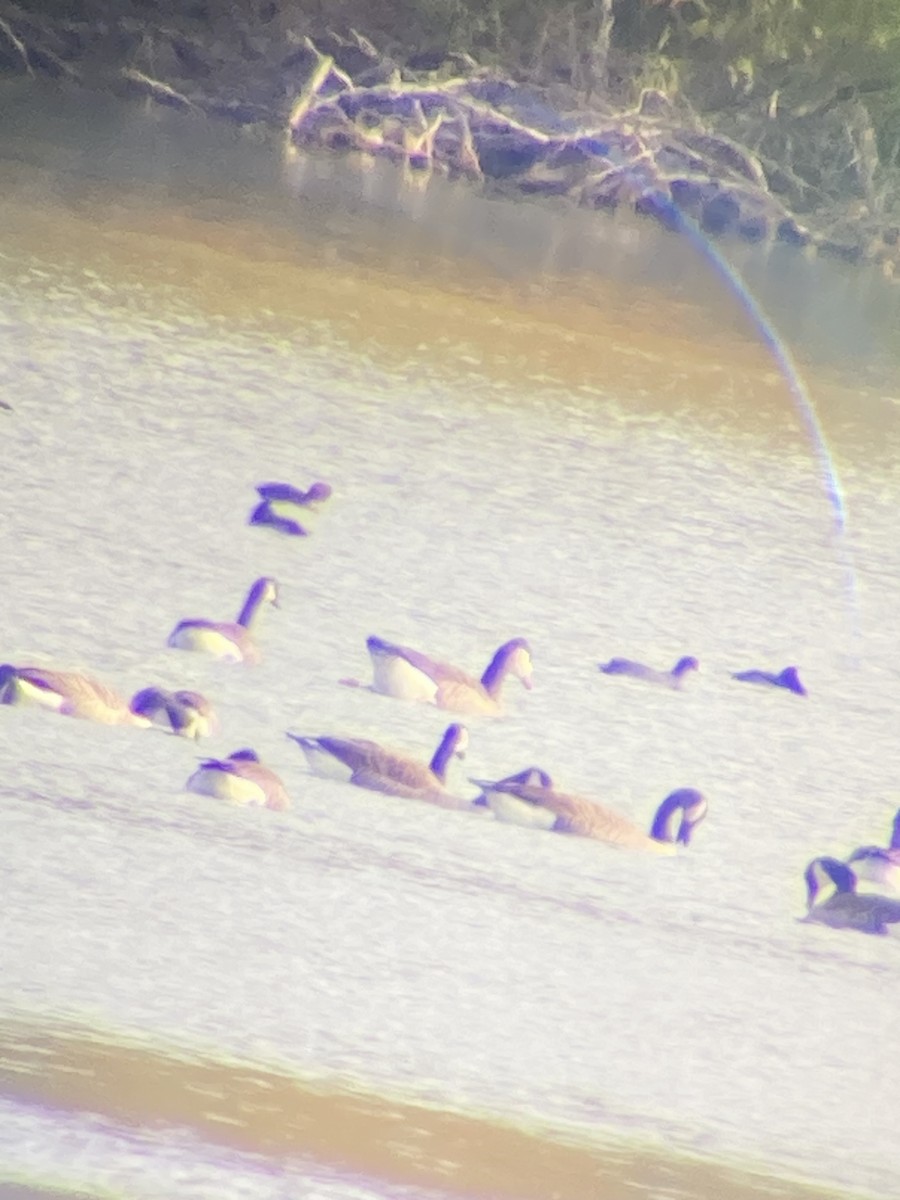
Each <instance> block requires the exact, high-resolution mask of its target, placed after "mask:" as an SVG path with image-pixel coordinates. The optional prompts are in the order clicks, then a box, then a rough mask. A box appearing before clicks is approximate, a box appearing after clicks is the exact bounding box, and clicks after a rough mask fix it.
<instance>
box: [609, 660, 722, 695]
mask: <svg viewBox="0 0 900 1200" xmlns="http://www.w3.org/2000/svg"><path fill="white" fill-rule="evenodd" d="M599 666H600V670H601V671H602V672H603V674H604V675H630V676H631V677H632V678H633V679H644V680H646V681H647V683H658V684H660V685H661V686H662V687H669V688H675V689H677V690H680V689H681V688H682V687H683V686H684V677H685V675H686V674H687V673H688V671H699V670H700V664H699V662H697V660H696V658H692V657H691V656H690V655H686V656H685V657H684V658H679V660H678V662H677V663H676V664H675V666H674V667H673V668H672V670H671V671H657V670H655V669H654V668H653V667H645V666H644V664H643V663H639V662H632V660H631V659H630V658H611V659H610V660H609V662H607V663H600V664H599Z"/></svg>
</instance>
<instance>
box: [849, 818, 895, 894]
mask: <svg viewBox="0 0 900 1200" xmlns="http://www.w3.org/2000/svg"><path fill="white" fill-rule="evenodd" d="M847 865H848V866H849V867H850V869H851V870H852V871H853V873H854V875H855V876H856V878H857V880H859V881H860V882H866V883H874V884H878V885H879V886H881V887H885V888H887V889H888V890H889V891H892V892H900V809H898V810H897V812H896V814H895V816H894V823H893V826H892V828H891V840H890V844H889V845H887V846H860V847H859V848H858V849H856V850H854V851H853V853H852V854H851V855H850V857H849V858H848V859H847Z"/></svg>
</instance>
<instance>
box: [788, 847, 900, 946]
mask: <svg viewBox="0 0 900 1200" xmlns="http://www.w3.org/2000/svg"><path fill="white" fill-rule="evenodd" d="M803 878H804V880H805V881H806V909H807V912H806V916H805V917H802V918H801V920H803V921H815V922H817V923H818V924H820V925H830V926H831V928H832V929H853V930H856V931H857V932H858V933H874V934H885V933H887V932H888V926H889V925H893V924H895V923H897V922H898V921H900V900H890V899H888V898H887V897H886V896H875V895H860V894H859V893H858V892H857V891H856V875H855V873H854V871H853V870H852V869H851V868H850V867H848V866H847V864H846V863H842V862H840V860H839V859H836V858H830V857H828V856H823V857H819V858H814V859H813V860H812V862H811V863H810V864H809V866H808V867H807V868H806V871H805V872H804V875H803ZM823 887H833V888H834V889H835V890H834V891H833V892H832V893H831V895H829V896H828V897H826V899H825V900H823V901H820V902H819V903H816V900H817V898H818V896H819V893H820V891H821V889H822V888H823Z"/></svg>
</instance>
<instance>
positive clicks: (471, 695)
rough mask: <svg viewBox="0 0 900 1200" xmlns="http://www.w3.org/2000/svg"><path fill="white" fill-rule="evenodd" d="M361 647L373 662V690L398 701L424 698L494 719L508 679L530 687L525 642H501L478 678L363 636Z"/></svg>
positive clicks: (404, 649)
mask: <svg viewBox="0 0 900 1200" xmlns="http://www.w3.org/2000/svg"><path fill="white" fill-rule="evenodd" d="M366 648H367V650H368V651H369V656H370V657H371V659H372V674H373V682H372V688H373V690H374V691H376V692H381V693H383V694H384V695H386V696H395V697H397V698H398V699H400V700H424V701H427V702H429V703H431V704H435V705H437V707H438V708H443V709H446V710H447V711H449V712H457V713H470V714H472V713H476V714H477V713H486V714H493V715H496V714H497V713H499V712H500V711H501V707H500V693H501V690H502V688H503V684H504V681H505V680H506V678H507V677H508V676H509V675H514V676H515V677H516V678H517V679H519V680H520V682H521V683H522V685H523V687H525V688H529V689H530V688H531V675H532V663H531V650H530V648H529V645H528V643H527V642H526V640H525V639H524V638H512V639H511V640H510V641H508V642H504V644H503V645H502V646H501V647H500V648H499V649H498V650H497V651H496V653H495V654H494V657H493V658H492V659H491V661H490V662H489V663H488V665H487V667H486V668H485V671H484V674H483V675H482V676H481V678H480V679H476V678H475V677H474V676H472V675H469V674H468V673H467V672H465V671H462V670H460V668H459V667H454V666H452V665H451V664H450V663H444V662H440V661H438V660H437V659H434V658H429V657H428V655H427V654H422V653H420V651H418V650H413V649H412V648H410V647H409V646H399V645H397V644H396V643H394V642H387V641H385V640H384V638H379V637H375V636H372V637H369V638H367V639H366Z"/></svg>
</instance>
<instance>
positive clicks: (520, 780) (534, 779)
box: [471, 767, 553, 808]
mask: <svg viewBox="0 0 900 1200" xmlns="http://www.w3.org/2000/svg"><path fill="white" fill-rule="evenodd" d="M471 782H472V783H478V786H479V787H480V788H481V794H480V795H479V796H476V797H475V799H474V800H473V801H472V803H473V804H475V805H478V806H480V807H485V808H489V807H490V805H489V804H488V791H490V790H496V789H497V788H502V787H504V786H505V785H509V784H526V785H528V786H530V787H542V788H549V787H553V780H552V778H551V777H550V775H549V774H548V772H547V771H545V770H544V769H543V767H525V768H524V769H523V770H521V771H516V772H515V774H514V775H504V777H503V778H502V779H496V780H492V781H490V782H489V783H488V785H487V786H486V785H485V783H484V781H482V782H480V783H479V781H478V780H477V779H473V780H472V781H471Z"/></svg>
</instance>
